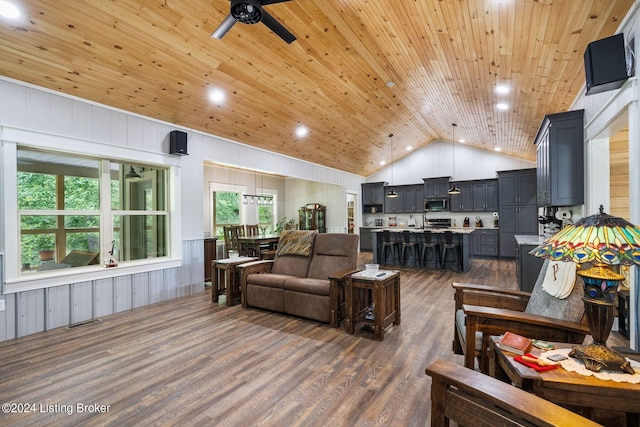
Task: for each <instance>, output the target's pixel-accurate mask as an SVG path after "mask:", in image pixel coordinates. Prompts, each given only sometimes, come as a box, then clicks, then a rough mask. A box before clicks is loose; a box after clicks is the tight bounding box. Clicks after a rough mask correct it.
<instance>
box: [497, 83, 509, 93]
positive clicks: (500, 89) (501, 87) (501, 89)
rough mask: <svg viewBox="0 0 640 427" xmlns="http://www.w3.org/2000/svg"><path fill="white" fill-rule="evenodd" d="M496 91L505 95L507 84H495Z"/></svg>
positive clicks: (507, 91)
mask: <svg viewBox="0 0 640 427" xmlns="http://www.w3.org/2000/svg"><path fill="white" fill-rule="evenodd" d="M496 93H499V94H500V95H506V94H507V93H509V86H507V85H498V86H496Z"/></svg>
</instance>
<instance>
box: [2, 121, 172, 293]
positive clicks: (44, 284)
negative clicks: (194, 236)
mask: <svg viewBox="0 0 640 427" xmlns="http://www.w3.org/2000/svg"><path fill="white" fill-rule="evenodd" d="M0 144H1V145H0V151H1V153H2V160H1V162H2V163H0V176H1V177H2V180H3V182H4V185H3V187H2V188H3V191H4V194H3V195H2V197H3V201H4V208H3V212H2V213H3V215H4V233H5V247H4V248H2V249H3V250H4V255H5V263H4V269H5V272H4V273H5V286H4V288H3V289H1V291H2V293H3V294H10V293H16V292H22V291H27V290H34V289H43V288H49V287H54V286H60V285H64V284H69V283H77V282H82V281H90V280H96V279H100V278H106V277H113V276H121V275H126V274H135V273H142V272H148V271H155V270H159V269H166V268H173V267H180V266H181V265H182V262H181V257H182V245H181V234H182V230H181V212H180V209H179V207H180V206H181V205H182V197H181V192H180V191H178V190H179V189H180V188H181V173H180V169H181V168H180V158H176V156H170V155H167V154H163V153H156V152H150V151H144V150H139V149H135V148H130V147H126V146H120V145H114V144H107V143H102V142H96V141H90V140H86V139H81V138H75V137H69V136H60V135H52V134H48V133H42V132H37V131H32V130H26V129H21V128H16V127H12V126H1V127H0ZM18 146H20V147H24V148H32V149H42V150H46V151H50V152H54V153H58V154H73V155H78V156H88V157H91V158H95V159H99V160H101V159H108V160H110V161H114V162H121V163H126V164H129V163H133V164H136V163H139V161H138V160H137V159H145V161H144V163H145V164H149V165H155V166H157V167H166V168H168V171H167V198H168V205H167V211H168V216H167V218H168V223H169V232H168V234H167V238H168V240H169V242H168V248H167V251H168V253H167V256H165V257H161V258H147V259H141V260H134V261H127V262H126V263H123V264H120V265H119V266H118V267H117V268H104V267H103V265H102V262H101V263H100V264H98V265H93V266H86V267H75V268H72V269H62V270H52V271H50V272H48V271H47V272H39V273H38V274H29V275H21V274H20V268H21V266H20V259H19V246H20V223H19V212H18V194H17V173H18V171H17V151H18ZM103 163H104V162H101V165H102V164H103ZM99 179H100V188H109V186H110V181H111V178H110V171H109V170H104V168H102V167H101V168H100V177H99ZM105 185H106V187H105ZM110 205H111V200H110V199H109V198H104V197H103V198H101V201H100V212H102V213H104V212H112V215H113V214H115V213H116V212H118V211H112V210H111V206H110ZM152 212H153V211H146V212H144V214H150V213H152ZM130 213H131V212H130V211H129V212H127V214H130ZM112 220H113V218H109V221H101V222H100V228H101V230H100V234H101V235H102V236H107V235H110V232H109V231H108V230H107V229H108V228H109V227H111V225H112V223H111V221H112ZM102 240H103V241H102V242H101V247H100V252H101V253H102V254H105V253H107V252H108V251H109V250H110V247H107V246H110V245H107V244H106V243H105V241H104V240H105V239H102ZM109 243H110V242H109ZM101 261H102V260H101ZM0 285H1V283H0Z"/></svg>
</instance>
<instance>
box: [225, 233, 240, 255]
mask: <svg viewBox="0 0 640 427" xmlns="http://www.w3.org/2000/svg"><path fill="white" fill-rule="evenodd" d="M222 233H223V235H224V257H225V258H229V251H238V252H240V241H239V240H238V227H236V226H224V227H223V228H222Z"/></svg>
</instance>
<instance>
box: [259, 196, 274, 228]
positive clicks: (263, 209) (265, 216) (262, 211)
mask: <svg viewBox="0 0 640 427" xmlns="http://www.w3.org/2000/svg"><path fill="white" fill-rule="evenodd" d="M271 196H273V200H272V203H270V204H268V205H258V225H259V226H260V231H261V232H262V233H263V234H271V233H273V230H274V226H273V218H274V217H275V215H274V212H275V206H276V205H277V203H276V197H275V195H271Z"/></svg>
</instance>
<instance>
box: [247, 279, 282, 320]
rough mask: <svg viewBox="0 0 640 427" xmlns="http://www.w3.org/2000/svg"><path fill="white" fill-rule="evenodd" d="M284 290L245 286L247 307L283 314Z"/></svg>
mask: <svg viewBox="0 0 640 427" xmlns="http://www.w3.org/2000/svg"><path fill="white" fill-rule="evenodd" d="M284 292H285V291H284V289H282V288H271V287H268V286H260V285H251V284H247V295H246V297H245V298H246V300H247V305H249V306H252V307H259V308H264V309H266V310H272V311H277V312H280V313H284V312H285V310H284Z"/></svg>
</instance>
